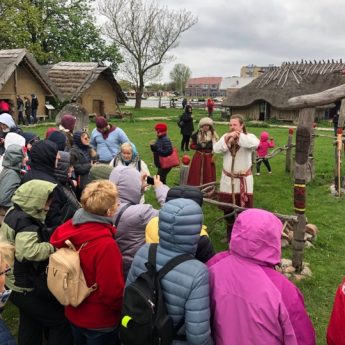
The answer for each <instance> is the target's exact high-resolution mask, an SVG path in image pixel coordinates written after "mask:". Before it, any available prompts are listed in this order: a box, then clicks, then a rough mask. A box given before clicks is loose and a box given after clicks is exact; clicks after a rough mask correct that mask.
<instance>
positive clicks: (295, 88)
mask: <svg viewBox="0 0 345 345" xmlns="http://www.w3.org/2000/svg"><path fill="white" fill-rule="evenodd" d="M344 72H345V64H344V63H343V62H342V60H340V61H339V62H338V61H333V60H332V61H327V62H326V61H319V62H317V61H315V60H314V62H311V61H309V62H307V61H301V62H292V63H290V62H285V63H283V64H282V65H281V66H280V67H271V68H270V69H269V70H268V71H267V72H266V73H264V74H263V75H261V76H260V77H258V78H256V79H254V80H253V81H252V82H251V83H250V84H248V85H246V86H244V87H242V88H241V89H239V90H238V91H237V92H236V93H234V94H231V95H230V96H229V97H228V98H227V99H226V100H225V101H224V102H223V107H227V108H229V110H230V112H231V113H235V112H236V113H241V114H243V115H244V116H245V117H246V118H247V119H252V120H262V121H264V120H267V119H277V120H285V121H289V122H297V120H298V118H299V109H298V108H297V107H295V106H294V105H293V104H292V103H289V102H288V100H289V98H291V97H294V96H301V95H306V94H312V93H317V92H322V91H324V90H327V89H329V88H333V87H336V86H339V85H342V84H344V83H345V73H344ZM338 109H339V102H338V103H336V104H334V103H333V104H332V102H328V103H327V104H320V108H319V107H316V109H315V118H316V119H321V118H324V114H325V111H326V110H329V112H330V113H331V116H332V114H335V113H336V111H337V110H338Z"/></svg>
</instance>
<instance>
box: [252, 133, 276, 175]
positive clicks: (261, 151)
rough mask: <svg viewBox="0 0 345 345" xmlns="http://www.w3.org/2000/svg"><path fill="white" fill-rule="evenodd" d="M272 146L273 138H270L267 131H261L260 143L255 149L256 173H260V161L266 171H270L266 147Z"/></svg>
mask: <svg viewBox="0 0 345 345" xmlns="http://www.w3.org/2000/svg"><path fill="white" fill-rule="evenodd" d="M272 147H274V139H273V138H270V139H269V135H268V133H267V132H262V133H261V135H260V144H259V146H258V148H257V149H256V154H257V159H258V161H257V163H256V175H260V166H261V162H263V163H264V164H265V166H266V168H267V170H268V173H269V174H271V173H272V169H271V166H270V162H269V161H268V159H267V158H266V156H267V153H268V149H269V148H272Z"/></svg>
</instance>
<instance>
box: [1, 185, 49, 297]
mask: <svg viewBox="0 0 345 345" xmlns="http://www.w3.org/2000/svg"><path fill="white" fill-rule="evenodd" d="M55 187H56V184H54V183H51V182H47V181H43V180H31V181H29V182H26V183H24V184H23V185H21V186H20V187H19V188H18V189H17V190H16V192H15V194H14V196H13V197H12V202H13V204H14V207H12V208H10V209H9V210H8V212H7V213H6V216H5V218H4V221H3V223H2V225H1V228H0V237H2V238H3V239H4V240H7V241H9V242H10V243H11V244H14V245H15V259H16V260H15V263H14V270H12V273H14V275H13V274H10V275H8V276H7V277H6V285H7V286H8V287H9V288H10V289H12V290H15V291H18V292H22V291H25V290H26V291H30V290H32V289H33V284H32V278H33V277H32V269H31V268H32V267H35V266H37V265H38V264H39V263H40V262H42V261H45V260H47V259H48V258H49V255H50V254H51V253H53V252H54V248H53V246H52V245H51V244H50V243H48V242H42V239H41V237H40V230H41V228H43V226H44V224H43V223H44V220H45V217H46V214H47V212H46V211H45V210H44V206H45V204H46V202H47V199H48V198H49V196H50V195H51V193H52V192H53V190H54V188H55ZM16 206H18V207H19V208H20V209H21V211H20V210H19V209H18V208H17V207H16ZM28 265H29V266H28ZM16 272H20V274H19V276H20V277H21V281H20V282H19V283H18V281H17V279H16V277H17V275H16ZM23 276H24V279H23ZM25 276H26V277H25Z"/></svg>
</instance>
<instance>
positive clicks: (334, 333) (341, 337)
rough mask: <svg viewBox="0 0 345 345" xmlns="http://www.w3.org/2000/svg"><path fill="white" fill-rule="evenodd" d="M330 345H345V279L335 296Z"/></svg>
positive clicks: (330, 323)
mask: <svg viewBox="0 0 345 345" xmlns="http://www.w3.org/2000/svg"><path fill="white" fill-rule="evenodd" d="M327 344H328V345H345V278H344V280H343V282H342V284H341V285H340V286H339V287H338V290H337V292H336V294H335V299H334V305H333V310H332V314H331V319H330V320H329V325H328V329H327Z"/></svg>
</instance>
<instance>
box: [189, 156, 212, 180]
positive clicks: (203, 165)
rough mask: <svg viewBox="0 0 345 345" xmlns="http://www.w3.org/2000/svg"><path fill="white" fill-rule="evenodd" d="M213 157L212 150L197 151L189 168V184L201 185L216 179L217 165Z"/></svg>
mask: <svg viewBox="0 0 345 345" xmlns="http://www.w3.org/2000/svg"><path fill="white" fill-rule="evenodd" d="M212 158H213V154H212V152H211V151H210V150H205V151H200V150H198V151H196V152H195V154H194V156H193V159H192V163H191V165H190V169H189V175H188V181H187V184H188V185H190V186H200V185H202V184H205V183H209V182H215V181H216V166H215V164H214V163H213V159H212Z"/></svg>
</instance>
